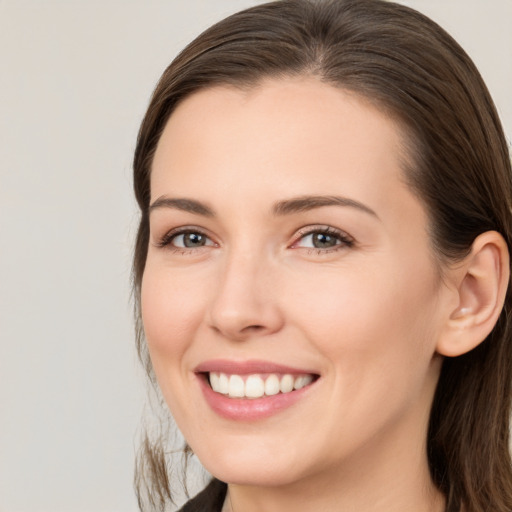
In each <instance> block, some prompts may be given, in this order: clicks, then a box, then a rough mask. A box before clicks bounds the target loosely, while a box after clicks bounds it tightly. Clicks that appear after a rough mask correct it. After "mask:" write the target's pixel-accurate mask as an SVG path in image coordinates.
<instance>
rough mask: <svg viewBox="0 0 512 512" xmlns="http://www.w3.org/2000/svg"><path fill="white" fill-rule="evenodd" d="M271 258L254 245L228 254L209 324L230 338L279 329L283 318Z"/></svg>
mask: <svg viewBox="0 0 512 512" xmlns="http://www.w3.org/2000/svg"><path fill="white" fill-rule="evenodd" d="M272 274H273V265H272V262H271V261H270V257H269V256H268V255H267V254H265V253H264V251H262V250H258V249H257V248H256V247H255V246H254V244H251V243H250V242H249V243H243V242H241V243H239V244H237V245H236V246H234V247H232V248H231V249H229V250H227V251H226V255H225V259H224V262H223V265H222V269H221V271H220V274H219V276H218V280H217V283H216V286H217V289H216V290H214V293H213V299H212V302H211V306H210V319H209V320H210V325H211V326H212V328H213V329H214V330H216V331H218V332H220V333H222V334H223V335H224V336H226V337H228V338H231V339H245V338H247V337H249V336H251V335H256V334H258V335H263V334H269V333H272V332H275V331H276V330H278V329H279V327H280V325H281V322H282V319H281V315H280V313H279V309H278V305H277V303H276V300H275V299H276V295H275V290H272Z"/></svg>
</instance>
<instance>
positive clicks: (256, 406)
mask: <svg viewBox="0 0 512 512" xmlns="http://www.w3.org/2000/svg"><path fill="white" fill-rule="evenodd" d="M197 377H198V379H199V382H200V385H201V390H202V392H203V395H204V397H205V399H206V402H207V403H208V405H209V406H210V407H211V408H212V409H213V411H214V412H216V413H217V414H218V415H219V416H222V417H223V418H226V419H229V420H235V421H256V420H261V419H264V418H268V417H270V416H273V415H275V414H278V413H280V412H282V411H284V410H285V409H288V407H291V406H292V405H294V404H295V403H296V402H297V401H299V400H300V399H301V398H303V397H304V396H305V395H306V394H307V393H308V392H309V391H310V389H311V387H312V386H314V384H315V383H316V382H317V381H314V382H313V383H312V384H309V385H308V386H305V387H303V388H301V389H297V390H295V391H290V392H289V393H278V394H277V395H272V396H264V397H262V398H228V397H227V396H225V395H222V394H220V393H216V392H215V391H213V389H212V388H211V387H210V385H209V383H208V381H207V378H206V377H205V375H204V374H202V375H197Z"/></svg>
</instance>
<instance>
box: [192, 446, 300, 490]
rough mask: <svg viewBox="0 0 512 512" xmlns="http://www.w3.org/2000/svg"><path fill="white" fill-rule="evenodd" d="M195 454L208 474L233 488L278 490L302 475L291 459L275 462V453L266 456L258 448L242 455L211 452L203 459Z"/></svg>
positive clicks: (227, 451)
mask: <svg viewBox="0 0 512 512" xmlns="http://www.w3.org/2000/svg"><path fill="white" fill-rule="evenodd" d="M196 455H198V458H199V460H200V462H201V464H202V465H203V466H204V467H205V469H206V470H207V471H208V472H209V473H210V474H212V475H213V476H214V477H216V478H218V479H219V480H221V481H222V482H226V483H229V484H234V485H249V486H254V487H279V486H284V485H288V484H290V483H293V482H294V481H297V480H300V479H301V477H302V476H303V475H302V474H301V468H300V467H299V465H298V464H297V461H296V460H295V457H289V458H288V460H286V459H285V458H284V457H280V458H278V459H276V457H275V454H273V455H270V454H268V453H266V451H265V450H260V449H258V447H254V448H253V449H252V450H246V451H244V452H242V453H241V452H235V451H234V450H221V451H219V452H215V451H213V450H212V451H209V453H208V455H206V456H202V455H203V454H201V453H200V454H196ZM282 455H284V454H282ZM283 459H284V460H283Z"/></svg>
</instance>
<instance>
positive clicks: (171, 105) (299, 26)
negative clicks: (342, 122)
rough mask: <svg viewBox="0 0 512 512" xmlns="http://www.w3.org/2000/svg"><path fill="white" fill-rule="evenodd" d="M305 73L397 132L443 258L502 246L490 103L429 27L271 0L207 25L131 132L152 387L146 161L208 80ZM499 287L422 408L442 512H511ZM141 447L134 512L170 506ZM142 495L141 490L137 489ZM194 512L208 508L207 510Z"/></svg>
mask: <svg viewBox="0 0 512 512" xmlns="http://www.w3.org/2000/svg"><path fill="white" fill-rule="evenodd" d="M297 75H311V76H314V77H317V78H318V80H320V81H322V82H324V83H327V84H330V85H332V86H335V87H339V88H342V89H345V90H349V91H352V92H354V93H356V94H358V95H360V96H361V97H364V98H366V99H368V100H370V101H372V102H373V103H374V104H375V105H376V106H377V107H378V108H381V109H384V110H385V111H386V112H387V113H388V114H389V115H391V116H393V117H394V118H395V119H398V120H399V121H400V122H401V123H402V125H403V126H405V127H406V129H407V132H408V133H409V139H410V144H409V146H410V147H409V152H410V156H411V161H412V163H413V165H412V166H410V168H409V169H408V172H407V180H408V183H409V185H410V187H411V189H412V190H413V191H414V192H415V193H416V194H417V195H418V197H419V198H420V200H422V201H423V203H424V205H425V206H426V208H427V211H428V213H429V220H430V231H431V240H432V246H433V250H434V252H435V254H436V255H437V257H438V260H439V261H440V262H441V263H443V262H444V263H446V262H453V261H457V260H458V259H460V258H462V257H463V256H465V255H466V254H467V253H468V252H469V250H470V247H471V244H472V242H473V240H474V239H475V238H476V237H477V236H478V235H479V234H481V233H483V232H485V231H488V230H496V231H499V232H500V233H501V234H502V235H503V237H504V238H505V240H506V242H507V244H508V247H509V249H510V248H511V247H512V222H511V220H512V216H511V197H512V183H511V168H510V155H509V151H508V147H507V144H506V140H505V137H504V134H503V130H502V127H501V124H500V121H499V118H498V115H497V113H496V109H495V107H494V105H493V102H492V100H491V98H490V95H489V93H488V91H487V89H486V86H485V84H484V83H483V81H482V79H481V77H480V75H479V73H478V71H477V69H476V68H475V66H474V64H473V63H472V61H471V59H470V58H469V57H468V56H467V55H466V53H465V52H464V51H463V50H462V48H461V47H460V46H459V45H458V44H457V43H456V42H455V41H454V40H453V39H452V38H451V37H450V36H449V35H448V34H447V33H446V32H445V31H444V30H442V29H441V28H440V27H439V26H438V25H436V24H435V23H434V22H432V21H431V20H429V19H428V18H426V17H425V16H423V15H421V14H419V13H418V12H416V11H414V10H412V9H409V8H407V7H404V6H401V5H398V4H394V3H391V2H385V1H382V0H326V1H321V0H320V1H318V0H317V1H315V0H282V1H278V2H272V3H268V4H264V5H259V6H256V7H253V8H251V9H247V10H245V11H242V12H240V13H238V14H235V15H233V16H230V17H228V18H226V19H225V20H223V21H221V22H219V23H217V24H216V25H214V26H213V27H211V28H210V29H208V30H206V31H205V32H204V33H203V34H201V35H200V36H199V37H198V38H197V39H196V40H195V41H193V42H192V43H191V44H190V45H189V46H187V47H186V48H185V50H183V52H182V53H181V54H180V55H179V56H178V57H177V58H176V59H175V60H174V61H173V62H172V64H171V65H170V66H169V67H168V68H167V69H166V70H165V72H164V74H163V75H162V77H161V79H160V81H159V83H158V85H157V87H156V89H155V91H154V94H153V97H152V99H151V102H150V105H149V108H148V110H147V113H146V116H145V117H144V120H143V122H142V126H141V128H140V132H139V136H138V140H137V147H136V151H135V158H134V189H135V195H136V198H137V201H138V204H139V206H140V209H141V218H140V225H139V230H138V234H137V240H136V245H135V255H134V262H133V286H134V298H135V310H136V322H137V347H138V350H139V354H140V358H141V361H142V363H143V365H144V367H145V368H146V370H147V373H148V375H149V377H150V379H151V380H152V381H153V383H154V376H153V373H152V369H151V363H150V360H149V356H148V352H147V348H146V344H145V340H144V333H143V326H142V323H141V319H140V304H139V297H140V286H141V280H142V275H143V273H144V266H145V261H146V254H147V247H148V236H149V224H148V206H149V200H150V174H151V164H152V159H153V155H154V152H155V148H156V145H157V142H158V140H159V138H160V135H161V133H162V130H163V128H164V126H165V124H166V122H167V120H168V119H169V116H170V115H171V114H172V112H173V110H174V109H175V107H176V105H177V104H178V103H179V102H180V101H182V100H183V99H184V98H186V97H188V96H190V95H191V94H193V93H194V92H196V91H198V90H200V89H204V88H207V87H212V86H214V85H219V84H231V85H235V86H238V87H240V86H248V87H250V86H255V85H257V84H258V83H259V82H260V81H261V80H262V79H263V78H268V77H274V78H275V77H287V76H297ZM511 300H512V295H511V293H510V290H509V291H508V292H507V297H506V302H505V306H504V309H503V311H502V313H501V316H500V318H499V320H498V322H497V325H496V326H495V328H494V330H493V332H492V333H491V334H490V335H489V337H488V338H487V339H486V340H485V341H484V342H483V343H481V344H480V345H479V346H478V347H477V348H475V349H474V350H472V351H471V352H469V353H468V354H465V355H463V356H460V357H456V358H446V359H445V361H444V363H443V368H442V371H441V376H440V380H439V384H438V387H437V391H436V394H435V397H434V402H433V406H432V411H431V419H430V425H429V432H428V461H429V466H430V471H431V475H432V478H433V481H434V482H435V484H436V485H437V486H438V488H439V489H440V490H441V491H442V492H443V493H444V494H445V496H446V502H447V511H449V512H459V511H461V510H464V511H467V512H484V511H489V510H492V511H495V512H505V511H510V510H512V470H511V459H510V453H509V416H510V402H511V401H510V399H511V382H512V340H511V331H510V329H511V326H510V322H509V317H510V313H511V306H512V302H511ZM163 437H165V436H162V437H160V438H159V439H158V440H156V441H155V440H153V441H149V438H146V439H145V442H144V445H143V447H142V450H141V452H140V457H139V473H138V476H137V482H138V496H139V501H140V504H141V509H144V505H143V501H144V500H145V498H143V497H144V496H146V498H149V502H150V507H151V509H152V510H154V509H157V510H165V509H166V508H167V506H168V503H170V502H171V490H170V484H169V478H168V462H167V459H166V453H165V449H164V444H162V443H163V442H164V439H163ZM144 488H145V489H146V490H145V491H144ZM204 510H207V509H206V508H205V509H204Z"/></svg>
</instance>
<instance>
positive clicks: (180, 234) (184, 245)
mask: <svg viewBox="0 0 512 512" xmlns="http://www.w3.org/2000/svg"><path fill="white" fill-rule="evenodd" d="M158 245H159V246H160V247H166V246H170V247H171V248H176V249H200V248H201V247H206V246H215V245H216V244H215V243H214V242H213V241H212V240H211V239H210V238H209V237H208V236H206V235H205V234H204V233H202V232H201V231H197V230H192V229H187V230H180V231H177V230H173V231H171V232H169V233H167V234H166V235H165V236H164V237H163V238H162V240H160V242H159V243H158Z"/></svg>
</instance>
